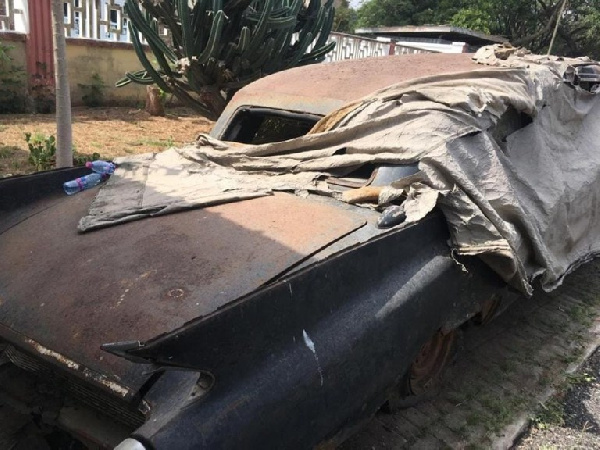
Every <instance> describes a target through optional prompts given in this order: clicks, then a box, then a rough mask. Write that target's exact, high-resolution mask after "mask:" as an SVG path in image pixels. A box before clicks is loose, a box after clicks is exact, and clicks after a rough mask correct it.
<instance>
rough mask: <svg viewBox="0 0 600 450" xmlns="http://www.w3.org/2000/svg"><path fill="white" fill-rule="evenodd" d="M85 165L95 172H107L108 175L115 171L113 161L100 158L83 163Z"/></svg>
mask: <svg viewBox="0 0 600 450" xmlns="http://www.w3.org/2000/svg"><path fill="white" fill-rule="evenodd" d="M85 167H87V168H88V169H92V170H93V171H94V172H96V173H107V174H109V175H112V173H113V172H114V171H115V165H114V164H113V163H111V162H108V161H102V160H101V159H98V160H96V161H92V162H90V161H88V162H86V163H85Z"/></svg>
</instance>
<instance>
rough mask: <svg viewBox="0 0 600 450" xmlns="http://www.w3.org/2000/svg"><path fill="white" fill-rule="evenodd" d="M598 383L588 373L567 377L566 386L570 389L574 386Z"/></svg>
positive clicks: (572, 374) (573, 374)
mask: <svg viewBox="0 0 600 450" xmlns="http://www.w3.org/2000/svg"><path fill="white" fill-rule="evenodd" d="M593 381H596V377H595V376H594V375H591V374H589V373H587V372H583V373H571V374H568V375H567V380H566V384H567V386H568V387H569V388H571V387H573V386H579V385H581V384H586V383H591V382H593Z"/></svg>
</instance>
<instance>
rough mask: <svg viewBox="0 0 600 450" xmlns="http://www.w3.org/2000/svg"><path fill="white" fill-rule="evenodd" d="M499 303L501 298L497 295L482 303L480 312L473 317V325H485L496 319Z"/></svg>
mask: <svg viewBox="0 0 600 450" xmlns="http://www.w3.org/2000/svg"><path fill="white" fill-rule="evenodd" d="M501 303H502V297H500V296H499V295H493V296H492V297H491V298H489V299H487V300H486V301H484V302H483V304H482V305H481V311H480V312H479V314H477V315H476V316H475V323H476V324H478V325H487V324H488V323H489V322H490V321H491V320H492V319H494V318H495V317H496V315H497V313H498V310H499V309H500V304H501Z"/></svg>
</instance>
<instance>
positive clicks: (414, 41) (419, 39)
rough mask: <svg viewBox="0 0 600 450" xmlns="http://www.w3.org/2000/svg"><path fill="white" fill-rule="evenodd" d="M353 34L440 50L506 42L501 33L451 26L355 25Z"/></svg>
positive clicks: (462, 50)
mask: <svg viewBox="0 0 600 450" xmlns="http://www.w3.org/2000/svg"><path fill="white" fill-rule="evenodd" d="M355 34H357V35H359V36H365V37H370V38H374V39H377V40H378V41H382V42H395V43H396V44H399V45H406V46H411V47H417V48H421V49H423V50H428V51H435V52H442V53H471V52H474V51H476V50H477V49H479V48H480V47H483V46H484V45H490V44H501V43H503V42H506V39H505V38H503V37H502V36H493V35H489V34H485V33H480V32H479V31H473V30H469V29H467V28H460V27H454V26H451V25H422V26H401V27H379V28H358V29H357V30H356V31H355Z"/></svg>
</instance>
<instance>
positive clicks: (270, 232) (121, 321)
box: [0, 190, 365, 398]
mask: <svg viewBox="0 0 600 450" xmlns="http://www.w3.org/2000/svg"><path fill="white" fill-rule="evenodd" d="M94 195H95V190H91V191H87V192H83V193H81V194H78V195H77V196H73V197H68V198H66V197H64V196H61V197H55V198H52V199H49V200H47V201H46V205H45V206H44V207H43V208H41V207H40V205H39V204H33V205H29V206H28V208H31V211H32V212H35V213H36V214H35V215H33V216H32V217H30V218H28V219H27V220H24V221H23V222H21V223H20V224H19V225H18V226H15V227H12V228H10V229H8V230H6V231H4V232H3V233H2V234H0V255H2V258H1V259H0V318H1V325H0V334H2V335H3V337H4V338H7V337H8V338H10V340H11V341H12V342H15V341H18V342H15V343H16V344H17V345H18V346H19V347H20V348H22V349H25V350H26V351H28V352H30V353H31V354H35V355H37V356H38V357H40V358H42V359H45V360H46V361H50V362H52V363H53V364H57V365H61V366H62V367H63V368H64V369H65V370H67V371H71V372H73V373H75V374H77V375H78V376H80V377H82V378H83V377H85V378H87V379H88V380H90V381H92V382H93V383H94V384H96V385H98V386H100V387H102V388H103V389H105V390H107V391H111V392H112V393H113V394H114V395H117V396H121V397H125V398H129V397H130V396H132V395H133V394H134V393H135V391H136V390H137V389H138V388H139V387H140V385H141V383H143V381H144V380H145V379H147V375H146V374H145V373H144V369H145V368H144V367H143V366H142V367H139V366H137V367H136V366H135V365H133V364H131V363H129V362H127V361H125V360H122V359H120V358H117V357H114V356H111V355H107V354H106V353H104V352H102V351H101V350H100V345H101V344H103V343H105V342H114V341H126V340H138V339H139V340H147V339H150V338H152V337H153V336H156V335H157V334H160V333H164V332H167V331H170V330H173V329H175V328H177V327H180V326H182V325H183V324H184V323H186V322H188V321H190V320H191V319H194V318H196V317H198V316H202V315H206V314H209V313H211V312H213V311H215V310H216V309H217V308H219V307H222V306H224V305H226V304H227V303H229V302H231V301H232V300H235V299H237V298H239V297H240V296H242V295H244V294H247V293H249V292H251V291H253V290H255V289H256V288H258V287H259V286H260V285H261V284H263V283H264V282H266V281H267V280H269V279H271V278H272V277H274V276H275V275H277V274H279V273H280V272H282V271H283V270H284V269H286V268H287V267H290V266H291V265H293V264H296V263H298V262H299V261H301V260H302V259H304V258H306V257H307V256H309V255H311V254H312V253H314V252H316V251H318V250H319V249H320V248H322V247H324V246H326V245H327V244H328V243H330V242H331V241H333V240H335V239H338V238H339V237H341V236H342V235H345V234H347V233H349V232H351V231H352V230H355V229H357V228H359V227H361V226H362V225H363V224H364V223H365V220H364V218H363V217H362V216H360V215H356V214H353V213H351V212H349V211H346V210H342V209H338V208H335V207H333V206H330V205H327V204H323V203H319V202H314V201H310V200H307V199H302V198H299V197H296V196H293V195H287V194H281V195H275V196H273V197H265V198H259V199H255V200H249V201H245V202H239V203H231V204H225V205H220V206H216V207H211V208H206V209H203V210H195V211H188V212H185V213H181V214H172V215H168V216H164V217H157V218H153V219H150V220H143V221H139V222H133V223H129V224H125V225H121V226H117V227H112V228H108V229H105V230H99V231H97V232H93V233H88V234H85V235H80V234H77V232H76V225H77V221H78V220H79V218H80V217H81V216H82V215H83V214H84V213H85V211H86V209H87V207H88V206H89V203H90V202H91V200H92V198H93V196H94ZM20 215H21V216H23V212H21V214H20ZM2 220H3V219H2V218H0V225H1V222H2ZM2 228H3V227H2V226H0V229H2ZM65 361H66V362H65ZM107 374H115V375H116V376H114V377H113V376H108V377H107V376H106V375H107ZM111 383H112V385H111Z"/></svg>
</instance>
